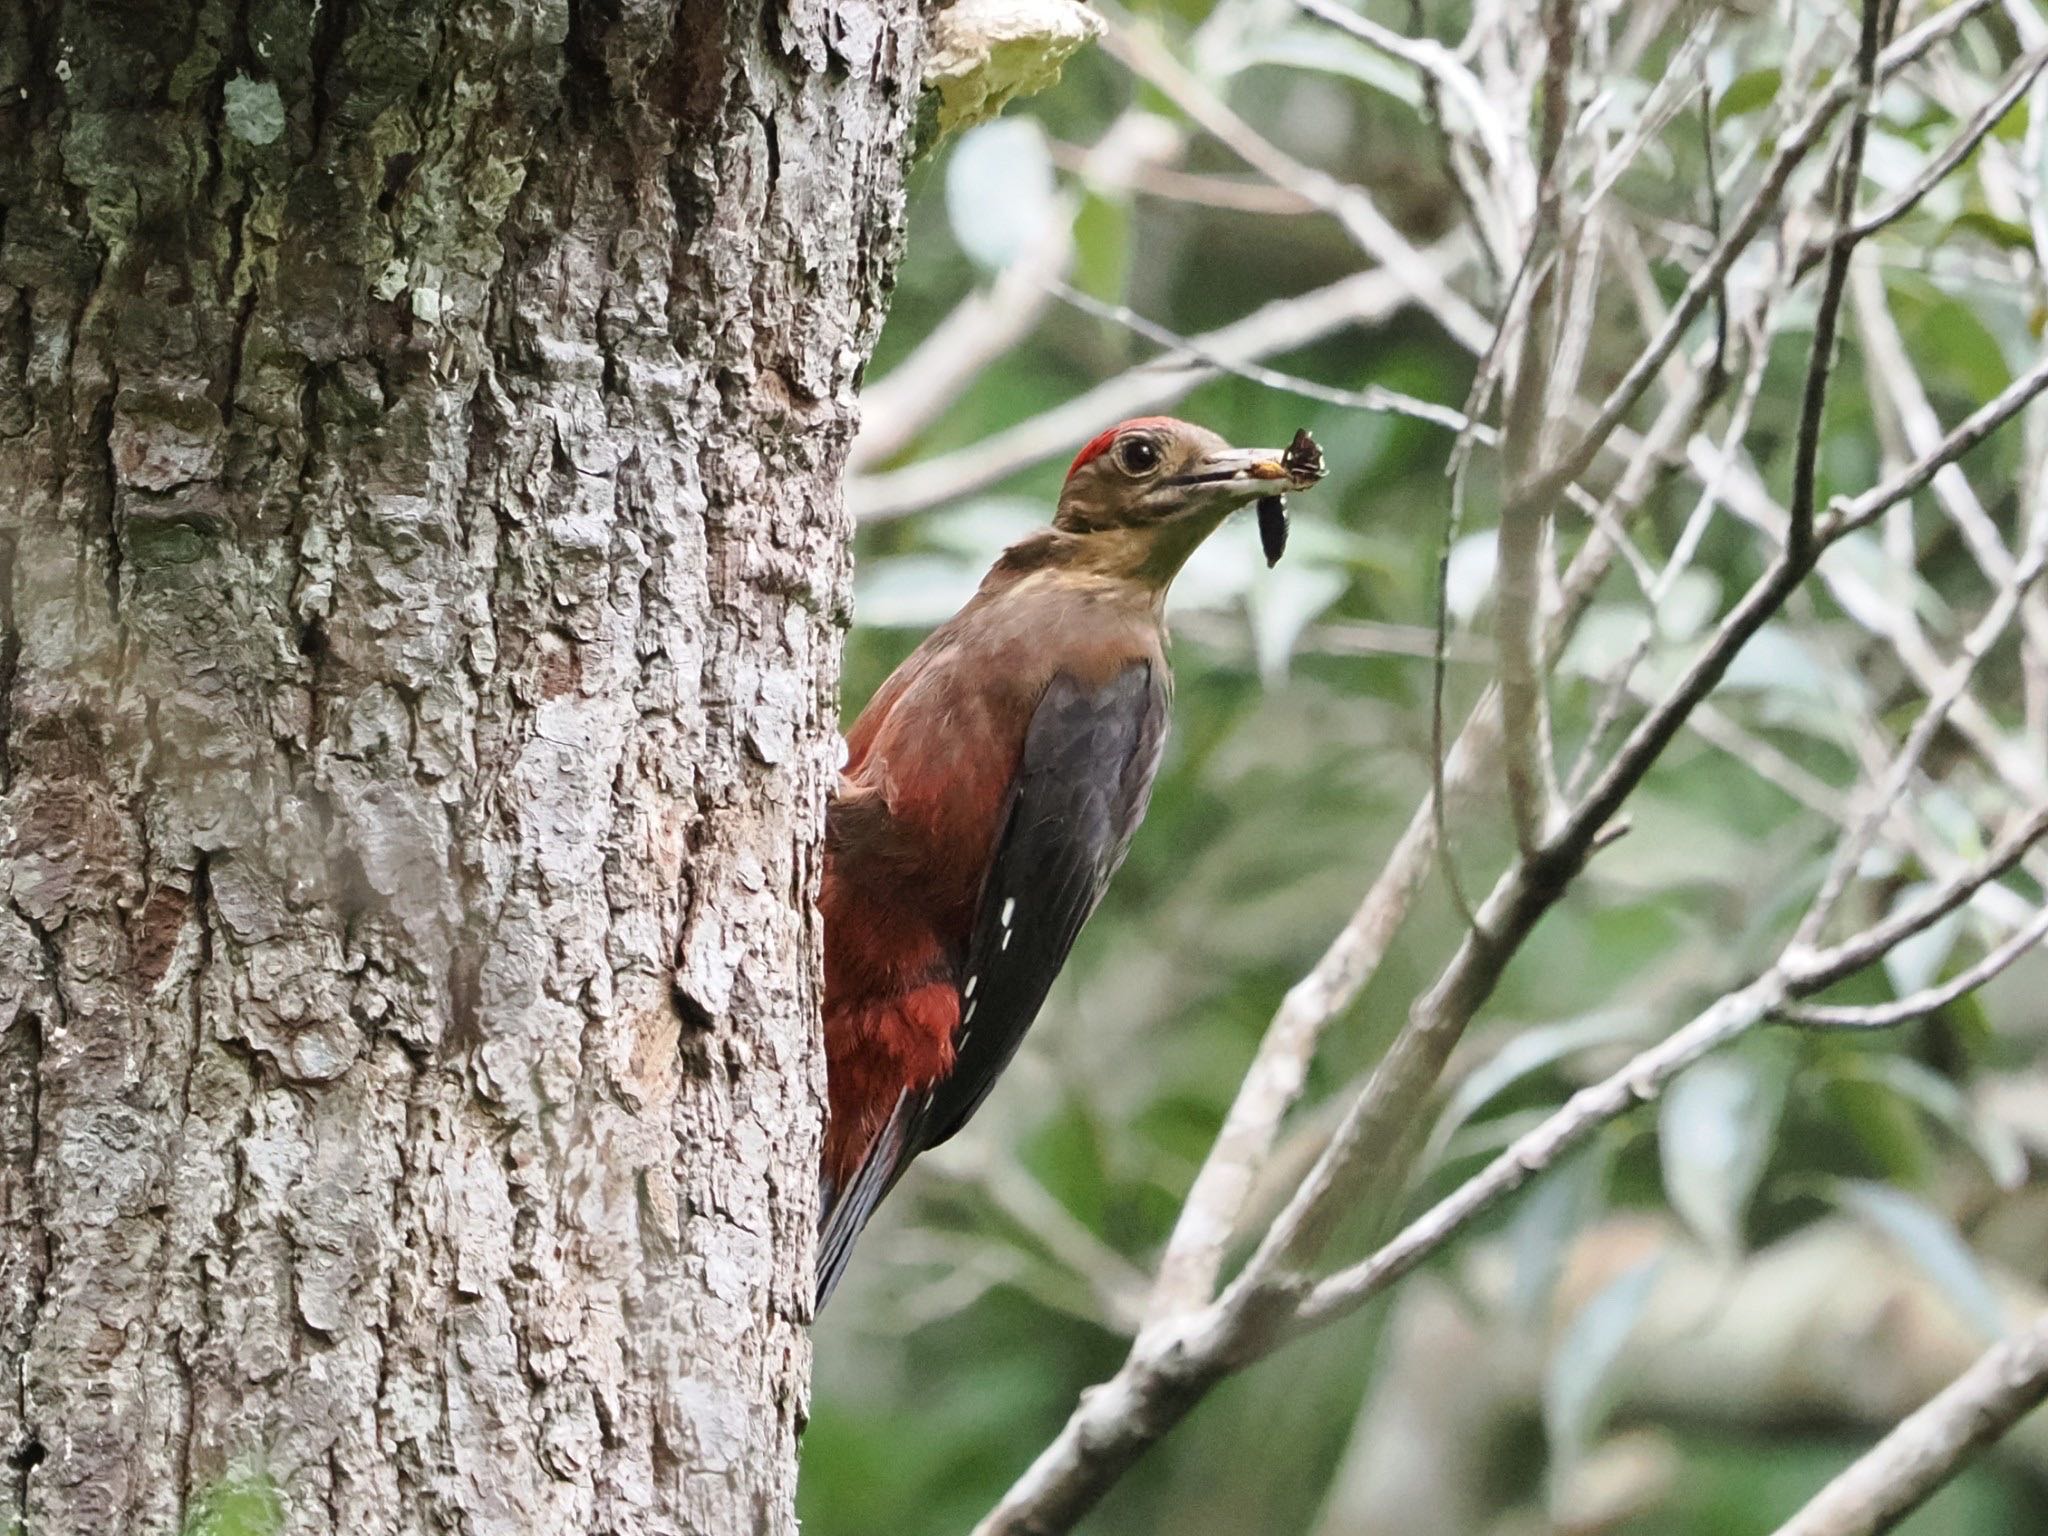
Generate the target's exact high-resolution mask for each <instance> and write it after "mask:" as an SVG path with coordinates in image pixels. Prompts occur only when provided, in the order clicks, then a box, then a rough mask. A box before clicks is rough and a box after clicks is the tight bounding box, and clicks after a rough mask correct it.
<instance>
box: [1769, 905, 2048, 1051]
mask: <svg viewBox="0 0 2048 1536" xmlns="http://www.w3.org/2000/svg"><path fill="white" fill-rule="evenodd" d="M2044 937H2048V905H2044V906H2042V907H2041V908H2040V909H2039V910H2037V911H2036V912H2035V913H2034V917H2033V920H2032V921H2031V922H2029V923H2028V924H2027V925H2026V926H2025V927H2024V928H2022V929H2020V931H2019V932H2017V933H2015V934H2013V935H2012V936H2011V937H2010V938H2008V939H2007V940H2006V941H2005V942H2004V943H2002V944H2000V945H1999V946H1998V947H1997V948H1996V949H1994V950H1992V951H1991V953H1990V954H1988V955H1986V956H1985V957H1984V958H1983V959H1981V960H1979V961H1978V962H1977V963H1976V964H1975V965H1972V966H1970V967H1968V968H1967V969H1964V970H1961V971H1958V972H1956V974H1955V975H1953V976H1951V977H1950V978H1949V979H1948V980H1947V981H1944V982H1943V983H1941V985H1939V986H1936V987H1922V988H1921V989H1920V990H1919V991H1918V992H1913V993H1910V994H1908V995H1907V996H1905V997H1902V998H1899V999H1897V1000H1896V1001H1893V1002H1889V1003H1873V1004H1871V1005H1869V1006H1868V1007H1862V1008H1855V1007H1841V1006H1833V1005H1829V1004H1826V1003H1791V1004H1787V1005H1786V1006H1785V1007H1782V1008H1780V1009H1779V1010H1778V1017H1779V1018H1781V1019H1783V1020H1784V1021H1785V1022H1786V1023H1788V1024H1801V1025H1804V1026H1805V1027H1807V1028H1808V1029H1893V1028H1896V1027H1897V1026H1898V1025H1900V1024H1906V1023H1910V1022H1911V1021H1912V1020H1914V1019H1921V1018H1925V1017H1926V1016H1927V1015H1928V1014H1930V1013H1938V1012H1940V1011H1941V1010H1942V1009H1943V1008H1946V1007H1947V1006H1948V1005H1949V1004H1950V1003H1953V1002H1955V1001H1956V1000H1957V999H1958V998H1961V997H1967V996H1969V994H1970V993H1972V992H1974V991H1976V990H1977V989H1978V988H1979V987H1981V986H1983V985H1984V984H1985V983H1986V982H1988V981H1990V980H1992V979H1993V978H1994V977H1997V976H1999V975H2001V974H2003V973H2004V971H2005V970H2006V969H2007V968H2008V967H2009V966H2011V965H2012V963H2013V962H2014V961H2015V960H2017V959H2019V958H2020V956H2022V955H2024V954H2025V953H2026V952H2027V951H2028V950H2030V949H2032V948H2034V947H2035V946H2036V945H2037V944H2039V943H2040V942H2041V940H2042V939H2043V938H2044Z"/></svg>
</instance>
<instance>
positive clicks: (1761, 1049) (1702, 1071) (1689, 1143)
mask: <svg viewBox="0 0 2048 1536" xmlns="http://www.w3.org/2000/svg"><path fill="white" fill-rule="evenodd" d="M1791 1081H1792V1053H1791V1050H1790V1048H1789V1046H1788V1045H1787V1044H1786V1043H1785V1042H1784V1041H1782V1040H1779V1039H1775V1038H1768V1037H1759V1038H1757V1039H1754V1040H1750V1041H1747V1042H1745V1043H1744V1044H1743V1045H1741V1046H1739V1047H1737V1048H1735V1049H1732V1050H1728V1051H1723V1052H1721V1053H1720V1054H1719V1055H1715V1056H1709V1057H1707V1058H1706V1060H1704V1061H1701V1062H1699V1063H1697V1064H1696V1065H1694V1066H1691V1067H1688V1068H1687V1069H1686V1070H1685V1071H1684V1072H1682V1073H1681V1074H1679V1077H1678V1080H1677V1081H1676V1082H1674V1083H1673V1084H1672V1085H1671V1090H1670V1092H1668V1093H1667V1094H1665V1096H1664V1103H1663V1107H1662V1109H1661V1110H1659V1112H1658V1118H1657V1151H1658V1157H1659V1161H1660V1163H1661V1165H1662V1168H1663V1173H1664V1191H1665V1194H1666V1195H1667V1196H1668V1197H1669V1198H1670V1201H1671V1205H1672V1209H1674V1210H1675V1211H1677V1212H1678V1214H1679V1215H1680V1216H1681V1217H1682V1218H1683V1219H1684V1221H1685V1223H1686V1225H1687V1226H1689V1227H1691V1228H1692V1229H1693V1231H1694V1232H1696V1233H1697V1234H1698V1235H1699V1237H1700V1239H1701V1240H1702V1241H1703V1242H1705V1243H1706V1244H1707V1246H1708V1247H1710V1248H1712V1249H1713V1250H1714V1252H1715V1253H1717V1254H1720V1255H1722V1256H1723V1257H1732V1256H1733V1255H1735V1254H1736V1253H1738V1252H1739V1251H1740V1250H1741V1248H1742V1230H1743V1218H1744V1216H1745V1215H1746V1214H1747V1212H1748V1210H1749V1202H1750V1197H1751V1196H1753V1195H1754V1194H1755V1193H1756V1186H1757V1180H1758V1179H1760V1178H1761V1177H1762V1176H1763V1171H1764V1166H1765V1164H1766V1163H1768V1162H1769V1161H1770V1156H1771V1146H1772V1143H1773V1141H1774V1139H1775V1138H1776V1136H1777V1130H1778V1122H1779V1119H1780V1118H1781V1117H1782V1115H1783V1114H1784V1110H1785V1095H1786V1091H1787V1090H1788V1088H1789V1087H1790V1086H1791Z"/></svg>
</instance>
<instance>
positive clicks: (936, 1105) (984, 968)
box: [817, 661, 1166, 1307]
mask: <svg viewBox="0 0 2048 1536" xmlns="http://www.w3.org/2000/svg"><path fill="white" fill-rule="evenodd" d="M1165 737H1166V687H1165V678H1164V676H1163V674H1161V673H1159V672H1156V671H1155V670H1154V668H1153V666H1152V664H1151V663H1150V662H1146V661H1139V662H1135V663H1133V664H1132V665H1131V666H1128V667H1126V668H1124V670H1123V671H1121V672H1119V673H1118V674H1117V675H1116V676H1115V677H1114V678H1112V679H1111V680H1110V681H1109V682H1108V683H1106V684H1104V685H1103V686H1101V687H1099V688H1094V689H1090V688H1087V687H1084V686H1083V685H1082V684H1080V683H1078V682H1076V681H1075V680H1074V679H1073V678H1072V677H1070V676H1068V675H1067V674H1065V673H1061V674H1059V675H1058V676H1056V677H1054V678H1053V680H1052V682H1051V684H1050V685H1049V686H1048V687H1047V688H1046V690H1045V693H1044V695H1043V696H1042V697H1041V698H1040V700H1039V702H1038V707H1037V709H1036V710H1035V711H1033V713H1032V716H1031V724H1030V726H1029V727H1028V729H1027V730H1026V731H1025V735H1024V750H1023V754H1022V756H1021V758H1020V759H1019V761H1018V765H1017V774H1016V777H1015V779H1014V780H1012V782H1011V785H1010V790H1009V797H1008V801H1007V805H1006V809H1005V812H1004V818H1003V822H1002V833H1001V836H1000V840H999V841H998V843H997V845H996V855H995V859H994V861H993V862H992V863H991V865H990V866H989V872H988V877H987V879H986V880H985V881H984V882H983V884H982V891H981V900H980V902H979V903H978V905H977V908H976V913H975V922H974V930H973V934H972V936H971V937H970V938H969V940H968V946H967V957H966V960H965V962H964V966H963V968H962V970H961V972H960V982H959V985H960V991H961V1002H960V1025H959V1027H958V1029H956V1030H955V1032H954V1035H953V1047H954V1052H955V1054H954V1059H953V1070H952V1071H951V1072H949V1073H948V1074H947V1075H946V1076H945V1077H944V1078H942V1079H941V1080H940V1081H939V1082H937V1083H935V1084H933V1085H932V1086H931V1087H930V1088H928V1089H926V1090H925V1091H924V1092H923V1093H921V1094H913V1095H910V1096H907V1097H905V1098H903V1099H901V1100H899V1101H898V1103H897V1105H896V1109H895V1111H894V1113H892V1114H891V1115H890V1116H889V1119H888V1121H887V1123H886V1124H885V1125H884V1126H883V1127H882V1130H881V1131H880V1133H879V1134H878V1135H877V1136H876V1137H875V1140H874V1144H873V1145H872V1146H870V1147H869V1148H868V1150H867V1154H866V1156H865V1157H864V1158H863V1159H862V1161H861V1165H860V1167H859V1169H858V1170H857V1171H856V1172H855V1173H854V1175H853V1177H852V1178H851V1179H849V1180H848V1181H847V1183H846V1187H845V1188H844V1189H828V1190H826V1191H824V1192H823V1194H824V1198H823V1202H822V1207H821V1210H820V1219H819V1229H818V1302H817V1304H818V1306H820V1307H823V1306H824V1305H825V1302H826V1300H827V1299H828V1298H829V1297H830V1296H831V1294H832V1291H833V1288H834V1287H835V1286H837V1285H838V1283H839V1277H840V1275H841V1273H842V1272H843V1271H844V1270H845V1268H846V1261H847V1259H848V1258H849V1257H850V1256H851V1255H852V1252H853V1245H854V1241H855V1239H857V1238H858V1237H859V1236H860V1233H861V1229H862V1228H863V1227H865V1226H866V1225H867V1221H868V1218H869V1217H870V1216H871V1215H873V1214H874V1210H875V1207H876V1206H877V1205H879V1204H881V1202H882V1199H883V1197H884V1196H886V1195H887V1194H888V1193H889V1191H890V1190H891V1189H893V1188H894V1187H895V1185H896V1181H897V1180H898V1179H899V1178H901V1177H902V1176H903V1172H904V1170H905V1169H906V1168H908V1167H909V1166H910V1164H911V1161H912V1160H913V1159H914V1158H915V1157H916V1156H917V1155H918V1154H919V1153H920V1152H923V1151H925V1150H927V1149H928V1148H931V1147H935V1146H937V1145H939V1143H940V1142H942V1141H945V1140H946V1139H947V1138H948V1137H950V1136H951V1135H953V1133H954V1132H955V1131H957V1130H959V1129H960V1127H961V1126H963V1125H965V1124H966V1123H967V1121H968V1119H969V1118H970V1117H971V1116H972V1115H973V1114H974V1112H975V1110H977V1109H979V1108H980V1107H981V1101H982V1100H983V1099H985V1098H987V1097H988V1094H989V1090H990V1089H991V1088H993V1087H994V1086H995V1081H996V1079H997V1078H998V1077H1000V1076H1002V1073H1003V1069H1004V1068H1005V1067H1007V1066H1008V1065H1009V1064H1010V1059H1011V1057H1013V1056H1015V1055H1016V1054H1017V1047H1018V1045H1019V1044H1021V1043H1022V1041H1023V1039H1024V1032H1025V1031H1026V1030H1027V1029H1029V1028H1030V1027H1031V1021H1032V1020H1033V1019H1035V1018H1036V1017H1037V1016H1038V1010H1039V1006H1040V1005H1041V1004H1042V1003H1044V1001H1045V994H1046V993H1047V992H1048V991H1049V990H1051V987H1052V983H1053V978H1054V977H1056V976H1057V975H1059V972H1060V967H1061V966H1062V965H1064V964H1065V963H1066V959H1067V951H1068V950H1069V949H1071V948H1072V947H1073V943H1074V937H1075V935H1076V934H1078V933H1079V932H1080V931H1081V925H1082V924H1083V923H1085V922H1087V921H1088V915H1089V914H1090V913H1091V912H1093V911H1094V910H1095V904H1096V902H1097V901H1098V900H1100V899H1101V896H1102V892H1103V889H1104V887H1106V886H1107V885H1108V884H1109V878H1110V876H1111V875H1112V874H1114V873H1115V872H1116V868H1117V866H1118V865H1119V864H1121V863H1122V862H1123V858H1124V853H1125V851H1126V850H1127V849H1128V848H1129V847H1130V842H1131V834H1132V833H1133V832H1135V831H1136V830H1137V827H1138V822H1139V821H1140V820H1141V819H1142V818H1143V816H1144V814H1145V802H1146V800H1147V799H1148V798H1149V797H1150V795H1151V792H1152V775H1153V774H1154V772H1155V771H1157V769H1158V767H1159V754H1160V750H1161V748H1162V746H1163V745H1164V742H1165Z"/></svg>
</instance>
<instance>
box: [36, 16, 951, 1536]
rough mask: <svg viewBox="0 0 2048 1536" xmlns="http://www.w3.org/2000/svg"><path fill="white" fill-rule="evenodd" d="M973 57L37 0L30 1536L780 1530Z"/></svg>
mask: <svg viewBox="0 0 2048 1536" xmlns="http://www.w3.org/2000/svg"><path fill="white" fill-rule="evenodd" d="M921 47H922V32H921V23H920V18H919V15H918V12H917V10H916V8H915V7H914V6H912V5H910V4H908V3H907V0H787V3H785V4H782V5H777V6H771V7H769V8H768V9H767V10H766V11H765V12H764V11H763V10H762V9H761V8H759V7H742V6H723V5H718V4H712V3H705V0H695V3H688V4H685V5H683V6H681V7H675V6H672V5H659V4H652V3H648V0H616V3H607V4H595V3H582V0H577V3H568V4H563V3H547V0H443V3H434V4H428V3H421V0H324V3H323V4H322V5H321V6H319V7H312V6H307V5H304V4H301V3H299V0H245V3H238V4H233V5H230V4H227V3H224V0H220V3H198V4H184V5H181V4H166V5H151V6H129V5H125V4H115V3H111V0H102V3H84V4H81V3H71V4H63V5H59V4H54V3H30V4H28V5H26V6H16V7H11V8H8V9H6V10H5V11H0V895H4V898H5V899H4V901H0V1383H5V1387H4V1389H0V1455H4V1456H5V1457H6V1459H7V1464H8V1469H9V1475H8V1476H7V1477H6V1478H0V1529H4V1528H6V1527H8V1526H9V1525H10V1524H11V1523H13V1522H17V1521H18V1522H20V1523H21V1524H22V1525H24V1526H25V1528H26V1529H27V1530H29V1531H33V1532H36V1533H38V1536H41V1533H45V1532H49V1533H59V1532H74V1531H75V1532H96V1531H115V1530H118V1531H122V1532H136V1533H153V1532H174V1531H178V1530H179V1529H180V1528H181V1525H182V1524H183V1522H185V1521H186V1520H187V1519H189V1518H190V1517H191V1515H192V1513H193V1511H194V1510H196V1509H198V1508H199V1507H200V1506H201V1502H202V1501H203V1500H204V1499H206V1498H207V1497H209V1496H210V1494H211V1493H212V1492H213V1491H216V1490H219V1489H221V1488H223V1487H233V1486H242V1485H243V1484H244V1483H249V1480H251V1479H254V1480H256V1482H255V1483H252V1484H250V1485H252V1486H256V1485H260V1486H262V1487H264V1488H266V1489H270V1490H273V1491H274V1493H275V1496H276V1497H275V1507H276V1509H277V1510H278V1511H279V1512H280V1514H281V1518H282V1521H283V1526H282V1528H283V1529H284V1530H286V1531H290V1532H308V1533H311V1532H331V1531H340V1530H347V1531H350V1532H366V1533H367V1532H386V1531H389V1532H455V1531H460V1532H464V1533H475V1536H486V1533H490V1536H496V1533H503V1536H513V1533H518V1536H552V1533H556V1532H576V1533H578V1536H582V1533H597V1532H606V1533H610V1532H618V1533H627V1532H631V1533H643V1532H644V1533H654V1532H669V1531H677V1530H690V1531H701V1532H706V1533H711V1536H722V1533H725V1532H737V1531H742V1530H743V1531H747V1532H754V1531H771V1532H772V1531H782V1530H787V1529H789V1528H790V1527H791V1524H792V1517H791V1514H790V1509H791V1493H792V1489H793V1484H794V1476H795V1453H794V1447H795V1438H796V1435H797V1433H798V1431H799V1429H800V1426H801V1422H802V1416H803V1412H804V1406H803V1405H804V1401H805V1393H806V1380H807V1375H808V1361H809V1346H808V1342H807V1339H806V1336H805V1332H804V1328H805V1324H806V1322H807V1319H808V1310H809V1299H808V1297H809V1273H810V1245H811V1236H810V1223H811V1213H812V1209H813V1192H812V1183H811V1180H812V1164H813V1159H814V1149H815V1137H816V1131H817V1124H818V1118H819V1113H820V1110H819V1104H820V1098H821V1095H820V1088H821V1081H820V1075H821V1070H822V1069H821V1064H820V1061H819V1058H818V1053H817V1050H816V1047H815V1042H814V1039H813V1033H814V1025H813V1013H814V1008H815V994H816V959H815V956H816V947H817V934H816V932H815V916H814V913H813V909H812V907H811V904H810V901H809V893H810V890H811V887H812V883H813V880H814V876H815V871H816V862H817V842H818V837H819V834H820V831H821V824H822V807H823V797H824V794H825V790H826V786H827V784H828V781H829V775H830V772H831V764H832V760H833V759H832V750H831V744H832V738H833V726H834V720H835V699H836V682H837V652H838V636H839V631H840V629H841V627H842V626H843V624H844V622H845V616H846V608H847V582H846V552H845V546H846V535H847V532H848V529H847V523H846V517H845V514H844V511H843V508H842V505H841V501H840V491H839V477H840V468H841V464H842V461H843V458H844V454H845V451H846V447H847V444H848V442H849V440H850V437H851V433H852V430H853V425H854V403H853V401H854V392H855V388H856V385H857V382H858V378H859V374H860V370H861V368H862V366H863V364H864V362H865V359H866V357H867V355H868V351H869V348H870V345H871V343H872V340H873V336H874V332H875V328H876V326H877V324H878V323H879V317H880V311H881V304H882V301H883V297H884V294H885V291H886V288H887V285H888V281H889V277H890V274H891V271H892V269H893V263H894V256H895V249H896V245H897V241H898V238H899V233H900V227H901V216H902V164H903V158H904V154H905V148H906V139H907V135H908V131H909V125H910V119H911V116H912V114H913V112H914V109H915V102H916V93H917V82H916V78H915V75H916V61H917V59H918V57H919V54H920V50H921Z"/></svg>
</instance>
